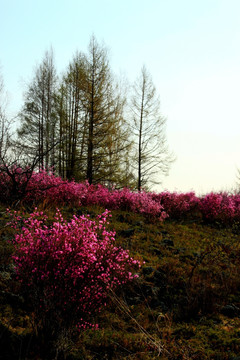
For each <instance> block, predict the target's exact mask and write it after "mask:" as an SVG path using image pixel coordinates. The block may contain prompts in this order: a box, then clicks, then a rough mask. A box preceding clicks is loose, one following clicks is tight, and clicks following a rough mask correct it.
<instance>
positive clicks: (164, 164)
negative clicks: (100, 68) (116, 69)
mask: <svg viewBox="0 0 240 360" xmlns="http://www.w3.org/2000/svg"><path fill="white" fill-rule="evenodd" d="M131 116H132V119H133V134H134V143H135V153H136V154H135V157H134V165H135V169H136V170H137V189H138V191H140V190H141V188H142V187H143V186H146V185H147V184H158V183H160V182H161V176H160V174H161V175H167V174H168V171H169V168H170V165H171V163H172V162H173V160H174V157H173V155H172V154H171V153H170V152H169V150H168V147H167V141H166V135H165V123H166V119H165V118H163V117H162V115H161V113H160V101H159V97H158V96H157V94H156V88H155V86H154V84H153V82H152V78H151V76H150V74H149V72H148V71H147V69H146V67H145V66H143V67H142V69H141V74H140V76H139V77H138V78H137V80H136V81H135V83H134V86H133V95H132V98H131ZM156 175H157V176H158V178H156V177H155V176H156Z"/></svg>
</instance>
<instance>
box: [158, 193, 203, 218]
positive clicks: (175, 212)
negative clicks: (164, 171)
mask: <svg viewBox="0 0 240 360" xmlns="http://www.w3.org/2000/svg"><path fill="white" fill-rule="evenodd" d="M152 199H153V200H154V201H156V202H159V203H160V204H161V205H162V206H163V208H164V210H165V211H166V213H167V214H168V216H169V217H170V218H171V219H176V220H179V219H183V218H186V217H189V216H192V214H194V213H195V212H196V211H197V209H198V208H199V202H200V200H199V198H198V197H197V196H196V195H195V193H194V192H189V193H177V192H172V193H171V192H169V191H164V192H161V193H158V194H157V193H152Z"/></svg>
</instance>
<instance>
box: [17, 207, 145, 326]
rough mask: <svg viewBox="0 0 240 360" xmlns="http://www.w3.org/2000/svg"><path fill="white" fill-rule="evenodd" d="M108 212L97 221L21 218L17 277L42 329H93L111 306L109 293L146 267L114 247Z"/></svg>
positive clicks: (36, 216) (39, 216) (36, 215)
mask: <svg viewBox="0 0 240 360" xmlns="http://www.w3.org/2000/svg"><path fill="white" fill-rule="evenodd" d="M109 216H111V215H110V214H109V211H108V210H106V211H105V212H104V213H103V214H102V215H99V216H98V218H97V219H96V221H93V220H90V219H89V216H80V217H77V216H73V218H72V220H71V221H70V222H66V221H65V220H64V219H63V217H62V215H61V213H60V211H58V212H57V214H56V216H55V221H54V223H53V224H52V225H50V226H48V225H47V221H48V217H47V216H46V215H44V214H43V213H42V212H40V213H39V212H37V210H35V212H33V213H32V214H31V215H30V217H29V218H28V219H23V218H22V219H21V217H19V215H15V222H13V224H14V227H15V228H17V227H18V224H19V222H20V221H22V222H23V224H24V226H23V227H22V228H21V230H20V232H18V233H17V235H16V236H15V241H14V244H15V249H16V251H15V254H14V256H13V259H14V262H15V264H16V276H17V279H18V280H19V282H20V284H21V286H22V289H25V291H26V297H27V299H28V301H29V302H30V304H31V306H32V307H33V310H34V315H35V318H36V323H37V326H40V327H43V328H51V327H53V328H54V329H53V331H52V332H54V331H55V330H56V329H60V328H68V327H70V326H72V325H77V327H78V328H80V329H82V328H83V329H84V328H86V327H89V326H92V327H94V326H95V325H92V323H91V321H90V320H89V319H91V318H92V316H93V314H95V313H96V312H99V311H100V310H101V309H102V307H103V306H104V304H105V301H106V297H107V293H108V291H109V289H115V288H117V287H118V286H120V285H122V284H126V283H127V282H129V281H131V280H133V279H134V278H135V277H136V276H137V275H133V274H132V272H131V271H130V269H131V268H133V267H135V268H137V269H138V268H139V267H140V262H139V261H137V260H134V259H133V258H131V257H130V256H129V252H128V251H127V250H124V249H122V248H120V247H116V246H115V244H114V240H115V233H114V232H113V231H107V230H106V227H105V224H106V223H107V219H108V217H109Z"/></svg>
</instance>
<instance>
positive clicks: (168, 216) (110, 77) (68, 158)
mask: <svg viewBox="0 0 240 360" xmlns="http://www.w3.org/2000/svg"><path fill="white" fill-rule="evenodd" d="M165 126H166V118H165V117H164V116H163V115H162V114H161V111H160V101H159V96H158V94H157V92H156V88H155V86H154V83H153V80H152V78H151V75H150V73H149V72H148V70H147V68H146V66H143V67H142V69H141V71H140V75H139V77H138V78H137V79H136V81H135V82H134V83H133V84H129V83H128V82H127V81H126V79H124V80H123V79H119V78H117V77H116V76H115V75H114V74H113V73H112V71H111V68H110V63H109V59H108V52H107V48H106V47H105V46H104V45H100V44H99V43H98V41H97V40H96V38H95V37H94V36H92V37H91V39H90V42H89V47H88V52H87V53H83V52H76V54H75V55H74V57H73V59H72V60H71V61H70V63H69V66H68V67H67V69H66V70H65V71H64V72H63V74H62V75H61V76H60V75H58V74H57V71H56V68H55V65H54V56H53V51H52V50H50V51H47V52H46V53H45V55H44V57H43V60H42V62H41V63H40V64H39V65H38V66H37V67H36V68H35V70H34V75H33V78H32V80H31V82H30V83H29V84H27V89H26V91H25V93H24V101H23V106H22V108H21V109H20V110H19V113H18V115H17V116H16V120H15V122H13V120H12V119H9V118H8V116H7V111H6V103H5V87H4V79H3V78H2V79H1V83H0V349H1V351H0V359H2V360H37V359H38V360H84V359H88V360H97V359H106V360H120V359H125V360H130V359H131V360H138V359H140V360H141V359H142V360H149V359H163V360H167V359H169V360H177V359H178V360H194V359H195V360H208V359H209V360H210V359H212V360H238V359H239V358H240V357H239V354H240V340H239V334H240V332H239V331H240V330H239V329H240V298H239V295H240V292H239V291H240V277H239V266H240V246H239V244H240V195H239V193H238V192H235V193H230V192H229V193H228V192H219V193H214V192H211V193H209V194H205V195H202V196H197V195H196V194H195V193H194V192H188V193H177V192H169V191H162V192H156V191H153V190H152V189H153V186H154V185H157V184H161V182H162V179H163V177H164V176H166V175H167V174H168V172H169V170H170V167H171V165H172V164H173V162H174V160H175V155H174V154H173V153H172V152H171V151H170V150H169V148H168V146H167V139H166V134H165Z"/></svg>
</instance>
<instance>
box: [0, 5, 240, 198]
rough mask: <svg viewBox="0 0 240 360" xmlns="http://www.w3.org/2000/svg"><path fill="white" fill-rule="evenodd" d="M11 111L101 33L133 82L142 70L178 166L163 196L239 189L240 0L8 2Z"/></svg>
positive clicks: (0, 28) (1, 23) (5, 58)
mask: <svg viewBox="0 0 240 360" xmlns="http://www.w3.org/2000/svg"><path fill="white" fill-rule="evenodd" d="M0 33H1V40H0V66H1V73H2V75H3V78H4V82H5V87H6V89H7V90H8V93H9V112H11V113H12V114H14V112H17V111H18V110H19V109H20V107H21V104H22V93H23V91H24V89H25V86H26V84H27V83H28V82H29V81H30V80H31V79H32V76H33V73H34V67H35V66H36V65H37V64H39V63H40V62H41V60H42V58H43V56H44V53H45V51H46V50H48V49H49V48H50V46H52V47H53V50H54V54H55V62H56V66H57V70H58V73H59V74H60V73H61V72H62V71H64V70H65V69H66V67H67V65H68V63H69V62H70V61H71V59H72V57H73V55H74V53H75V52H76V51H77V50H79V51H86V50H87V46H88V43H89V40H90V37H91V35H92V34H95V36H96V38H97V40H98V41H99V42H100V43H101V42H102V41H104V43H105V44H106V46H107V47H108V48H109V49H110V65H111V67H112V69H113V71H114V72H115V73H119V72H122V73H124V74H125V76H126V77H127V78H128V79H129V81H133V80H134V79H135V78H136V77H137V76H138V75H139V73H140V69H141V67H142V65H143V64H145V65H146V67H147V69H148V71H149V72H150V73H151V75H152V78H153V82H154V84H155V86H156V88H157V91H158V93H159V95H160V99H161V111H162V114H163V115H164V116H165V117H166V118H167V139H168V144H169V148H170V149H171V150H172V151H173V152H174V153H175V155H176V157H177V160H176V161H175V163H174V164H173V166H172V169H171V171H170V174H169V176H168V177H166V178H165V179H164V182H163V184H162V186H161V187H159V188H158V189H159V190H163V189H167V190H170V191H174V190H177V191H183V192H185V191H189V190H194V191H196V192H197V193H198V194H201V193H206V192H210V191H212V190H214V191H220V190H231V189H232V188H233V187H235V185H236V175H237V169H238V168H240V0H121V1H120V0H88V1H86V0H0Z"/></svg>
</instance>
